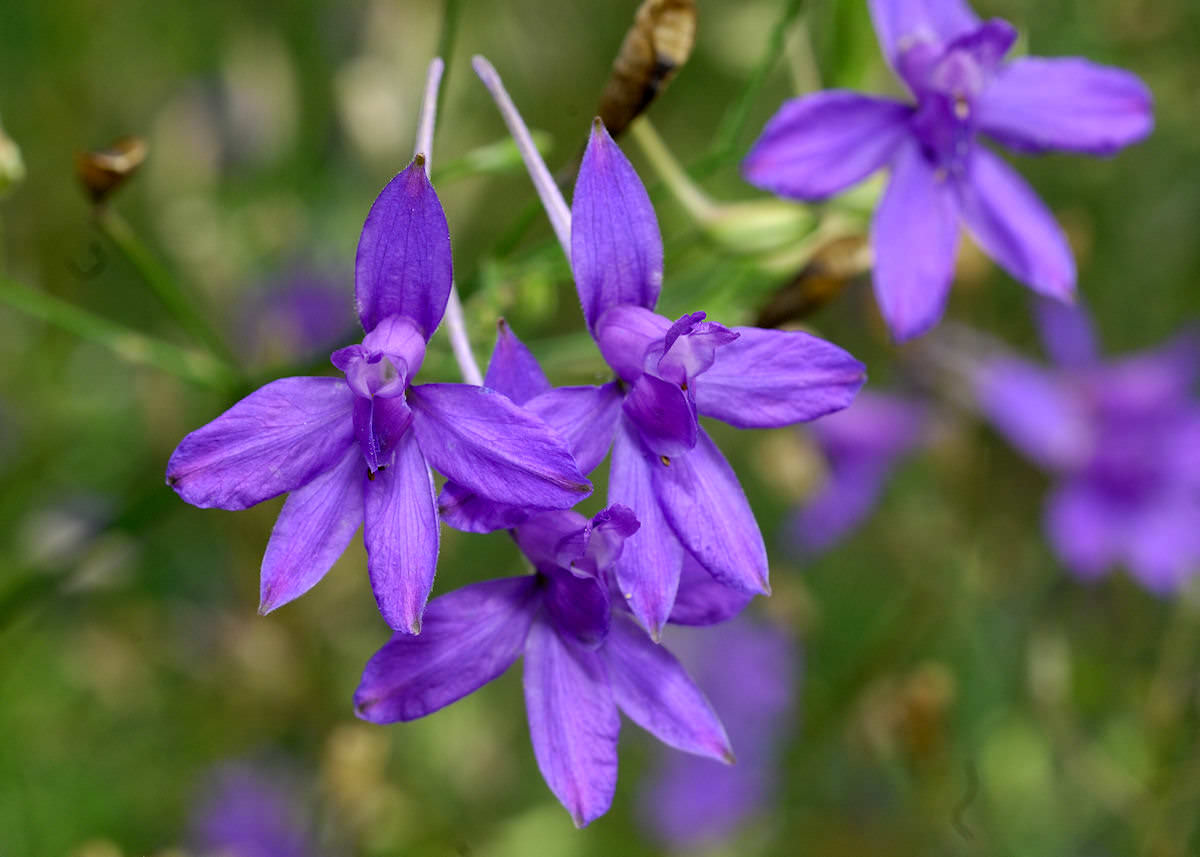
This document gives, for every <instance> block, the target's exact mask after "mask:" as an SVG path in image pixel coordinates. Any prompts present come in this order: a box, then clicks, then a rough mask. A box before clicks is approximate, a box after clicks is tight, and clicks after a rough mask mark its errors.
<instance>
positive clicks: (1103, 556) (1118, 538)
mask: <svg viewBox="0 0 1200 857" xmlns="http://www.w3.org/2000/svg"><path fill="white" fill-rule="evenodd" d="M1124 518H1125V515H1123V514H1122V510H1121V509H1119V508H1114V507H1113V505H1112V504H1111V503H1109V502H1108V501H1107V500H1106V499H1105V497H1104V496H1103V495H1102V494H1100V493H1099V492H1097V491H1095V490H1094V489H1093V488H1092V487H1091V485H1089V484H1088V482H1087V481H1086V480H1083V479H1072V480H1070V481H1068V482H1066V483H1065V484H1063V485H1062V486H1060V487H1059V488H1058V489H1057V490H1055V491H1054V493H1053V494H1051V495H1050V498H1049V500H1048V501H1047V502H1046V511H1045V523H1046V534H1047V536H1048V537H1049V539H1050V544H1051V545H1052V546H1053V548H1054V551H1055V553H1057V554H1058V558H1059V560H1061V561H1062V563H1063V565H1065V566H1066V567H1067V568H1068V569H1069V570H1070V571H1071V572H1072V573H1074V574H1075V575H1076V576H1077V577H1079V578H1082V579H1083V580H1095V579H1096V578H1098V577H1100V576H1101V575H1102V574H1104V573H1105V572H1106V571H1108V570H1109V569H1110V568H1111V567H1112V566H1113V565H1115V564H1116V563H1117V561H1118V560H1119V559H1120V558H1121V547H1122V545H1121V543H1122V540H1123V534H1124V531H1125V520H1124Z"/></svg>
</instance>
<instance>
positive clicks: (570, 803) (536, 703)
mask: <svg viewBox="0 0 1200 857" xmlns="http://www.w3.org/2000/svg"><path fill="white" fill-rule="evenodd" d="M525 711H526V714H527V716H528V718H529V737H530V739H531V740H532V741H533V754H534V756H535V757H536V758H537V763H538V769H539V770H540V771H541V772H542V778H543V779H545V781H546V785H548V786H549V787H550V791H552V792H554V796H555V797H557V798H558V799H559V801H560V802H561V803H562V805H563V806H564V807H566V808H567V811H568V812H569V813H571V818H572V819H573V820H574V822H575V825H576V826H577V827H585V826H587V824H588V823H589V822H591V821H593V820H594V819H596V818H599V817H600V816H601V815H603V814H604V813H606V812H608V808H609V807H610V806H611V805H612V799H613V793H614V792H615V791H616V787H617V738H618V736H619V734H620V730H621V718H620V715H618V713H617V706H616V703H615V702H613V698H612V690H611V688H610V687H609V683H608V675H607V670H606V669H605V667H604V662H603V661H602V660H601V659H600V656H599V655H598V654H596V653H595V652H589V651H587V650H586V649H583V648H581V647H579V646H576V645H574V644H572V643H570V642H568V641H566V640H563V639H562V638H561V637H559V635H558V632H556V631H555V630H554V626H553V625H551V624H550V622H549V621H548V620H547V619H545V618H543V617H539V618H537V619H536V620H535V621H534V623H533V627H532V628H530V630H529V638H528V640H527V641H526V643H525Z"/></svg>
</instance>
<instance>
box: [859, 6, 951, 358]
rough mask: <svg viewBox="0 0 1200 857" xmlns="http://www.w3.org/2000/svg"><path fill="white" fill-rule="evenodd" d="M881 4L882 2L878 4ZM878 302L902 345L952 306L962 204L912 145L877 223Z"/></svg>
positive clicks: (898, 163)
mask: <svg viewBox="0 0 1200 857" xmlns="http://www.w3.org/2000/svg"><path fill="white" fill-rule="evenodd" d="M876 5H879V4H876ZM871 248H872V250H873V252H874V254H875V298H876V300H878V301H879V309H880V311H881V312H882V313H883V318H884V321H886V322H887V325H888V328H889V329H890V330H891V332H892V336H893V337H894V338H895V339H896V341H898V342H902V341H904V340H906V339H912V338H913V337H915V336H920V335H921V334H922V333H925V332H926V331H927V330H929V328H931V327H933V325H935V324H937V321H938V319H940V318H941V317H942V313H943V312H944V311H945V308H946V298H947V297H948V296H949V294H950V281H951V280H952V279H953V277H954V257H955V253H956V251H957V249H958V203H957V201H956V199H955V195H954V191H953V189H952V187H951V184H950V182H949V180H948V179H947V178H946V176H945V175H944V174H943V173H942V172H939V171H938V170H937V169H935V168H934V166H933V165H932V164H931V163H929V161H927V160H926V159H925V157H924V155H922V154H921V150H920V147H919V146H917V145H916V144H915V143H909V144H907V145H905V146H904V147H903V148H901V150H900V153H899V154H898V155H897V157H896V160H895V163H894V164H893V167H892V178H891V180H890V181H889V182H888V186H887V190H886V191H884V194H883V199H882V200H881V201H880V203H879V208H878V210H877V211H876V212H875V220H874V222H873V223H872V224H871Z"/></svg>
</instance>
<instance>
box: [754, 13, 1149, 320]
mask: <svg viewBox="0 0 1200 857" xmlns="http://www.w3.org/2000/svg"><path fill="white" fill-rule="evenodd" d="M870 6H871V15H872V18H873V19H874V22H875V30H876V32H877V33H878V35H879V41H880V45H881V47H882V48H883V53H884V55H885V56H886V58H887V60H888V62H889V63H891V65H892V67H893V68H894V69H895V71H896V73H897V74H898V75H899V76H900V78H901V79H902V80H903V81H904V83H905V84H906V85H907V87H908V88H909V90H910V91H911V92H912V94H913V96H914V97H915V99H916V104H915V105H912V104H907V103H904V102H901V101H896V100H892V99H887V98H876V97H872V96H866V95H860V94H858V93H855V92H846V91H829V92H821V93H816V94H814V95H809V96H805V97H803V98H798V99H795V100H793V101H789V102H787V103H786V104H784V106H783V107H782V108H781V109H780V111H779V112H778V113H777V114H776V115H775V117H774V118H772V119H771V120H770V122H768V123H767V125H766V127H765V128H764V130H763V134H762V136H761V137H760V138H759V140H758V142H757V143H755V145H754V147H753V148H752V149H751V151H750V154H749V155H748V156H747V157H746V161H745V163H744V165H743V171H744V174H745V176H746V179H747V180H748V181H749V182H751V183H752V184H755V185H757V186H758V187H761V188H764V189H766V190H770V191H773V192H775V193H778V194H780V195H782V196H787V197H791V198H795V199H801V200H819V199H823V198H824V197H827V196H830V195H831V194H834V193H837V192H839V191H841V190H844V189H845V188H847V187H849V186H851V185H853V184H856V183H858V182H859V181H861V180H862V179H864V178H866V177H867V176H868V175H870V174H871V173H873V172H875V171H876V170H878V169H879V168H881V167H884V166H890V167H891V170H892V177H891V181H890V183H889V184H888V188H887V191H886V192H885V193H884V195H883V199H882V201H881V202H880V204H879V209H878V211H877V212H876V215H875V222H874V226H873V228H872V239H871V240H872V246H873V250H874V254H875V294H876V297H877V299H878V301H879V306H880V309H881V311H882V313H883V316H884V318H885V319H886V321H887V323H888V327H889V328H890V329H891V331H892V335H893V336H894V337H895V338H896V339H897V340H905V339H910V338H912V337H914V336H918V335H920V334H922V333H924V332H925V331H927V330H928V329H929V328H930V327H932V326H933V325H934V324H936V323H937V321H938V319H939V318H941V315H942V312H943V311H944V309H945V303H946V297H947V295H948V294H949V290H950V282H951V280H952V279H953V275H954V259H955V254H956V251H957V246H958V233H959V223H960V222H962V223H964V224H965V225H966V227H967V229H968V231H969V232H970V233H971V235H972V237H973V238H974V239H975V241H976V243H978V244H979V246H980V247H982V248H983V249H984V251H985V252H987V254H988V255H990V256H991V257H992V258H993V259H995V260H996V262H997V263H998V264H999V265H1000V266H1001V267H1002V268H1004V269H1005V270H1006V271H1008V272H1009V273H1010V274H1011V275H1012V276H1013V277H1015V278H1016V279H1018V280H1021V281H1022V282H1024V283H1025V284H1027V285H1028V286H1029V287H1030V288H1032V289H1033V290H1034V291H1036V292H1038V293H1040V294H1043V295H1048V296H1050V297H1054V298H1059V299H1064V300H1069V299H1070V298H1071V296H1072V294H1073V293H1074V290H1075V261H1074V259H1073V257H1072V255H1071V250H1070V247H1069V246H1068V244H1067V241H1066V237H1065V236H1064V235H1063V233H1062V230H1061V229H1060V228H1059V227H1058V224H1057V223H1056V222H1055V221H1054V217H1053V215H1051V213H1050V212H1049V211H1048V210H1047V209H1046V207H1045V206H1044V205H1043V204H1042V202H1041V201H1040V200H1039V199H1038V198H1037V196H1036V195H1035V194H1034V192H1033V190H1032V189H1031V188H1030V187H1029V186H1028V185H1027V184H1026V183H1025V181H1024V180H1023V179H1022V178H1021V177H1020V176H1019V175H1017V173H1016V172H1014V171H1013V170H1012V169H1011V168H1010V167H1008V166H1007V165H1006V164H1005V163H1004V161H1003V160H1001V159H1000V158H998V157H997V156H996V155H994V154H992V153H991V152H989V151H988V150H987V149H986V148H984V147H983V146H981V145H979V144H978V141H977V136H978V135H979V134H984V135H987V136H989V137H991V138H992V139H993V140H995V141H997V142H999V143H1002V144H1004V145H1006V146H1009V147H1011V148H1013V149H1015V150H1017V151H1019V152H1025V153H1040V152H1046V151H1051V150H1064V151H1069V152H1079V153H1083V154H1091V155H1110V154H1112V153H1114V152H1116V151H1117V150H1118V149H1120V148H1121V147H1123V146H1126V145H1129V144H1131V143H1134V142H1137V141H1138V140H1141V139H1142V138H1144V137H1145V136H1146V135H1147V134H1149V132H1150V130H1151V128H1152V126H1153V116H1152V108H1151V96H1150V92H1149V91H1148V90H1147V89H1146V87H1145V85H1144V84H1143V83H1142V82H1141V80H1139V79H1138V78H1137V77H1136V76H1134V75H1132V74H1130V73H1128V72H1125V71H1122V70H1120V69H1115V68H1109V67H1106V66H1100V65H1095V64H1093V63H1090V62H1088V61H1087V60H1084V59H1079V58H1062V59H1042V58H1039V57H1020V58H1016V59H1012V60H1009V61H1007V62H1005V61H1004V56H1005V54H1007V53H1008V51H1009V49H1010V48H1011V47H1012V45H1013V42H1014V41H1015V39H1016V31H1015V30H1014V29H1013V28H1012V26H1011V25H1010V24H1008V23H1007V22H1005V21H1002V20H998V19H993V20H990V21H984V22H981V21H980V20H979V18H977V17H976V15H975V14H974V13H973V12H972V11H971V10H970V8H969V7H968V6H967V5H966V4H965V3H963V2H962V0H871V4H870Z"/></svg>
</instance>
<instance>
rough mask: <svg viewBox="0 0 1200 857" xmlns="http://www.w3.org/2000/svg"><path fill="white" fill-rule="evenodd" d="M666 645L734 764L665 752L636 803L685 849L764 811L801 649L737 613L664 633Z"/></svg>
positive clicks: (650, 822) (651, 823)
mask: <svg viewBox="0 0 1200 857" xmlns="http://www.w3.org/2000/svg"><path fill="white" fill-rule="evenodd" d="M669 637H670V640H669V642H670V643H671V645H672V646H673V647H674V648H675V649H676V650H677V651H678V652H679V656H680V659H681V661H682V662H683V663H684V664H685V665H686V666H688V667H689V668H690V669H691V671H692V673H693V675H694V676H695V678H696V684H697V685H698V686H699V687H700V689H701V690H703V691H704V693H705V694H706V695H707V696H708V698H709V701H710V702H711V703H712V705H713V708H714V709H715V710H717V711H719V712H721V719H722V722H724V724H725V726H726V728H727V729H728V730H729V737H730V741H731V742H732V743H733V746H734V748H735V749H736V751H737V764H735V765H732V766H726V765H720V764H717V763H715V762H713V761H711V760H709V759H704V758H699V757H697V756H684V755H680V754H675V753H672V754H670V755H669V756H664V757H663V759H662V761H661V764H660V766H659V768H658V770H657V771H656V772H655V774H654V776H653V777H652V779H651V781H650V782H649V783H648V785H647V788H646V789H645V790H644V793H643V800H642V801H641V812H640V815H641V817H642V820H643V822H644V823H645V825H646V826H647V827H648V828H649V829H650V830H652V831H653V832H654V833H655V835H656V836H657V837H658V838H659V839H661V840H663V841H664V842H666V843H668V844H670V845H672V846H674V847H676V848H680V849H685V848H692V847H695V846H698V845H702V844H705V843H709V842H713V841H715V840H719V839H723V838H725V837H727V836H729V835H730V834H732V833H734V832H735V831H736V830H737V828H738V826H739V825H741V824H742V823H743V822H744V821H745V820H746V819H747V818H748V817H749V816H751V815H752V814H753V813H754V812H756V811H760V810H763V809H766V808H767V806H768V805H769V803H770V799H771V793H772V788H773V784H774V782H775V780H776V777H777V775H778V771H779V768H780V759H781V756H780V749H781V748H780V744H781V743H782V739H783V737H784V733H785V731H786V730H787V727H788V726H789V720H790V719H791V714H792V710H793V704H794V701H795V697H796V687H797V684H798V683H799V668H800V665H799V661H800V654H799V651H798V650H797V647H796V645H795V643H794V642H793V641H792V639H791V638H790V637H789V636H788V635H787V634H786V633H784V632H782V631H780V630H778V629H776V628H774V627H771V626H768V625H762V624H757V623H755V622H752V621H751V620H749V619H747V618H744V617H740V618H738V619H736V620H734V621H732V622H727V623H725V624H723V625H719V626H716V627H713V628H705V629H704V630H703V631H702V632H700V631H685V632H677V631H671V632H670V634H669Z"/></svg>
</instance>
